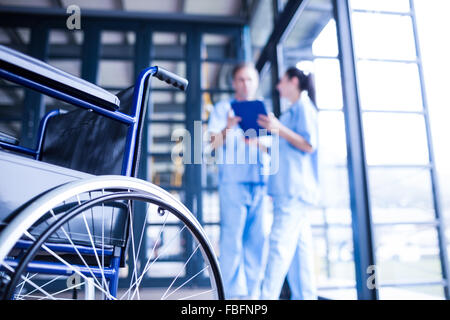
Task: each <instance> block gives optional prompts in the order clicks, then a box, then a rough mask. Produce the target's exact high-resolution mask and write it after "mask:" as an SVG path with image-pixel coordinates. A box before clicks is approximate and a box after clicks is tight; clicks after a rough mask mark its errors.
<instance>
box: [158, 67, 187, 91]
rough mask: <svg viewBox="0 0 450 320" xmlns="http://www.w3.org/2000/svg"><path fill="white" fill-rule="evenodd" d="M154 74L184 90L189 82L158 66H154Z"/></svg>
mask: <svg viewBox="0 0 450 320" xmlns="http://www.w3.org/2000/svg"><path fill="white" fill-rule="evenodd" d="M154 76H155V77H157V78H158V79H159V80H161V81H165V82H167V83H168V84H171V85H172V86H174V87H175V88H178V89H180V90H182V91H186V88H187V86H188V84H189V81H188V80H186V79H184V78H182V77H180V76H178V75H176V74H175V73H172V72H170V71H167V70H166V69H163V68H161V67H158V66H156V72H155V74H154Z"/></svg>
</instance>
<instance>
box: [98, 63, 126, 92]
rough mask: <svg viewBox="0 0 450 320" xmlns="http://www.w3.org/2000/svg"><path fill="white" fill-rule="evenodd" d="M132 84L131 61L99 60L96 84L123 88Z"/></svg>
mask: <svg viewBox="0 0 450 320" xmlns="http://www.w3.org/2000/svg"><path fill="white" fill-rule="evenodd" d="M133 84H134V64H133V62H132V61H123V60H100V64H99V76H98V85H99V86H101V87H105V88H114V89H116V88H118V89H122V88H123V89H124V88H127V87H129V86H131V85H133Z"/></svg>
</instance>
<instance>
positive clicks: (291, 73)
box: [286, 67, 316, 105]
mask: <svg viewBox="0 0 450 320" xmlns="http://www.w3.org/2000/svg"><path fill="white" fill-rule="evenodd" d="M286 75H287V77H288V78H289V79H292V78H293V77H296V78H297V79H298V86H299V90H300V91H303V90H305V91H307V92H308V96H309V98H310V99H311V101H312V102H313V103H314V105H315V104H316V88H315V86H314V76H313V74H312V73H310V74H308V75H306V74H305V73H304V72H303V71H302V70H300V69H298V68H296V67H290V68H289V69H287V70H286Z"/></svg>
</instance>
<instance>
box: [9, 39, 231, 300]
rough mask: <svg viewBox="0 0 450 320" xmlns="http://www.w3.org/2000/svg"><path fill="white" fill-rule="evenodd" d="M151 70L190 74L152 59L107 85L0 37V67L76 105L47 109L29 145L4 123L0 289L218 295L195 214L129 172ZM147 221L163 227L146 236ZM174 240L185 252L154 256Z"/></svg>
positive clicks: (108, 295)
mask: <svg viewBox="0 0 450 320" xmlns="http://www.w3.org/2000/svg"><path fill="white" fill-rule="evenodd" d="M153 77H156V78H158V79H159V80H161V81H165V82H166V83H167V84H169V85H172V86H174V87H176V88H178V89H181V90H186V87H187V85H188V82H187V80H186V79H183V78H181V77H179V76H177V75H175V74H173V73H171V72H169V71H167V70H164V69H162V68H160V67H157V66H154V67H149V68H147V69H145V70H143V71H142V72H141V73H140V75H139V76H138V79H137V81H136V83H135V85H134V86H132V87H130V88H128V89H125V90H123V91H122V92H120V93H118V94H117V95H113V94H111V93H110V92H108V91H106V90H104V89H102V88H100V87H98V86H96V85H93V84H91V83H89V82H87V81H84V80H82V79H79V78H77V77H75V76H72V75H71V74H68V73H66V72H64V71H62V70H59V69H57V68H54V67H52V66H50V65H48V64H46V63H44V62H42V61H39V60H37V59H34V58H32V57H29V56H27V55H25V54H22V53H19V52H17V51H15V50H12V49H10V48H8V47H5V46H0V78H2V79H4V80H6V81H8V83H13V84H14V85H15V86H17V85H18V86H20V87H25V88H27V90H30V89H31V90H33V92H34V94H36V92H37V94H44V95H47V96H49V97H50V98H52V99H56V101H58V102H61V103H62V104H64V103H65V104H70V105H71V106H72V107H73V108H72V110H70V111H64V110H53V111H50V112H49V113H47V114H46V115H45V116H44V117H43V119H42V120H41V123H40V126H39V132H38V139H37V140H38V141H37V143H36V147H35V148H34V149H33V148H28V147H25V146H21V145H19V144H18V141H17V140H16V139H15V138H14V137H12V136H10V135H8V134H6V133H2V134H0V296H1V298H2V299H15V300H26V299H31V300H65V299H103V300H122V299H124V300H136V299H153V298H160V299H224V292H223V286H222V281H221V277H220V269H219V266H218V262H217V258H216V256H215V254H214V251H213V248H212V245H211V243H210V242H209V240H208V238H207V236H206V233H205V231H204V229H203V228H202V226H201V225H200V223H199V222H198V221H197V220H196V218H195V217H194V215H193V214H192V213H191V212H190V211H189V210H188V209H187V208H186V207H185V206H184V205H183V204H182V203H181V201H179V200H178V199H177V198H176V197H175V196H174V195H172V194H171V193H169V192H167V191H165V190H163V189H162V188H160V187H158V186H156V185H154V184H152V183H149V182H147V181H144V180H141V179H138V178H137V172H138V167H139V159H140V153H141V139H142V132H143V125H144V117H145V114H146V107H147V104H148V103H149V99H150V93H149V92H150V83H151V79H152V78H153ZM4 80H3V81H4ZM145 151H147V150H145ZM147 222H152V223H153V224H154V225H157V226H158V228H159V229H158V230H159V231H158V232H157V235H156V237H154V241H153V242H151V241H149V237H147V233H146V231H147V228H148V227H147ZM174 230H175V231H174ZM169 231H170V232H169ZM173 243H178V244H181V245H182V247H183V248H184V249H186V250H183V251H182V252H181V253H178V256H181V257H182V258H183V259H182V260H183V261H181V262H179V263H177V265H176V268H175V269H176V270H166V269H168V268H167V267H164V268H161V267H160V266H159V267H157V266H158V263H157V262H159V261H164V259H168V258H167V257H170V256H171V255H173V254H174V253H173V251H174V250H173V248H172V249H171V245H172V244H173ZM175 251H176V250H175ZM186 252H187V253H186ZM180 260H181V259H180ZM177 261H178V260H177ZM172 269H173V267H172ZM187 270H189V272H187ZM162 271H165V272H168V271H170V272H169V276H167V277H165V278H163V280H164V281H160V282H161V283H164V284H165V285H166V287H164V288H160V287H159V286H158V284H154V285H152V284H151V283H150V281H151V280H152V279H155V277H153V278H150V276H151V275H156V274H158V272H162ZM157 280H158V279H157ZM168 283H170V284H169V285H167V284H168ZM149 285H150V286H151V287H152V288H154V287H158V290H156V289H155V290H151V291H152V292H156V293H157V294H158V296H154V295H149V294H148V291H149V290H145V288H147V287H148V286H149ZM81 288H84V290H81ZM186 288H189V290H185V289H186Z"/></svg>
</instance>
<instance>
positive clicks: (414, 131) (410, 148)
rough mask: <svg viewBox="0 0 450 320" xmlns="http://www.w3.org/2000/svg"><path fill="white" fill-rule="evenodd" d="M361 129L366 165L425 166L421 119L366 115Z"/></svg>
mask: <svg viewBox="0 0 450 320" xmlns="http://www.w3.org/2000/svg"><path fill="white" fill-rule="evenodd" d="M363 127H364V139H365V145H366V158H367V163H368V164H369V165H379V164H388V165H392V164H397V165H423V164H428V162H429V160H428V145H427V136H426V130H425V121H424V118H423V116H422V115H420V114H389V113H365V114H364V115H363Z"/></svg>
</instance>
